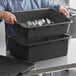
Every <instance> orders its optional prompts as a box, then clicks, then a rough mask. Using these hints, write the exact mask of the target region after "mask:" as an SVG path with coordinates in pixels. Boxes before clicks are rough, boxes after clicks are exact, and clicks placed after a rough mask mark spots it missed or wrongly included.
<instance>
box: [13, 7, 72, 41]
mask: <svg viewBox="0 0 76 76" xmlns="http://www.w3.org/2000/svg"><path fill="white" fill-rule="evenodd" d="M14 15H15V16H16V18H17V23H16V24H15V25H14V26H13V25H12V28H13V29H14V30H15V31H16V33H17V34H18V35H20V36H21V37H22V38H24V40H27V41H29V40H35V39H40V38H43V37H46V36H50V35H57V34H65V33H67V30H68V28H69V25H70V23H71V22H72V21H71V20H70V19H68V18H67V17H65V16H63V15H62V14H60V13H59V12H57V11H56V10H54V9H50V8H45V9H37V10H31V11H21V12H14ZM45 18H48V19H50V20H51V21H54V24H44V25H42V26H28V25H27V24H26V22H27V21H28V20H30V21H33V20H38V19H45Z"/></svg>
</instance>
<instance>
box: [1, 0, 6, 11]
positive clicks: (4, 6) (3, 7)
mask: <svg viewBox="0 0 76 76" xmlns="http://www.w3.org/2000/svg"><path fill="white" fill-rule="evenodd" d="M6 7H7V0H0V11H5V10H6Z"/></svg>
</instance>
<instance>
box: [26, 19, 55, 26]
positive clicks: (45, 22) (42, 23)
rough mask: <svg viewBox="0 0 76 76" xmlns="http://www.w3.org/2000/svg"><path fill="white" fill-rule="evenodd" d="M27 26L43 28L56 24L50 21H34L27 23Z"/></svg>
mask: <svg viewBox="0 0 76 76" xmlns="http://www.w3.org/2000/svg"><path fill="white" fill-rule="evenodd" d="M26 24H27V25H28V26H43V25H45V24H54V21H51V20H50V19H48V18H46V19H39V20H34V21H31V20H29V21H27V22H26Z"/></svg>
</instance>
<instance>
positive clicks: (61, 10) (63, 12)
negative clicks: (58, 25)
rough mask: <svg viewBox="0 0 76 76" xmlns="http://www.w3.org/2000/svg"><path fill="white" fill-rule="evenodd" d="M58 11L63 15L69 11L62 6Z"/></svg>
mask: <svg viewBox="0 0 76 76" xmlns="http://www.w3.org/2000/svg"><path fill="white" fill-rule="evenodd" d="M59 12H60V13H62V14H63V15H64V16H68V15H69V11H68V10H66V9H65V8H64V7H60V9H59Z"/></svg>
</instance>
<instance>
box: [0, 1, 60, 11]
mask: <svg viewBox="0 0 76 76" xmlns="http://www.w3.org/2000/svg"><path fill="white" fill-rule="evenodd" d="M46 7H51V8H54V9H56V10H58V9H59V5H56V4H54V3H53V2H52V1H51V0H0V11H9V12H14V11H21V10H25V11H28V10H31V9H38V8H46Z"/></svg>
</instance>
